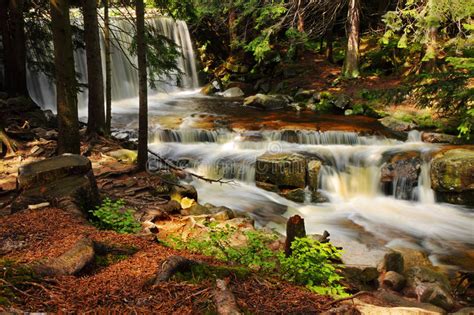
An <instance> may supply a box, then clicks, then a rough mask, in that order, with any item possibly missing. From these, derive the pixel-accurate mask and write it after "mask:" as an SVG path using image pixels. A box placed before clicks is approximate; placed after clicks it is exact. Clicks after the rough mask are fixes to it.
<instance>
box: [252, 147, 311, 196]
mask: <svg viewBox="0 0 474 315" xmlns="http://www.w3.org/2000/svg"><path fill="white" fill-rule="evenodd" d="M306 167H307V166H306V158H305V157H304V156H302V155H300V154H295V153H275V154H272V153H267V154H264V155H262V156H260V157H258V158H257V163H256V170H255V181H256V182H261V183H266V184H272V185H276V186H278V187H279V188H281V187H288V188H305V187H306Z"/></svg>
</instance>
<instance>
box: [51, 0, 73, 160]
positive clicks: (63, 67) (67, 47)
mask: <svg viewBox="0 0 474 315" xmlns="http://www.w3.org/2000/svg"><path fill="white" fill-rule="evenodd" d="M50 4H51V25H52V31H53V45H54V65H55V73H56V94H57V99H56V101H57V111H58V125H59V135H58V153H59V154H62V153H76V154H79V153H80V141H79V122H78V118H77V86H76V85H77V82H76V77H75V71H74V56H73V46H72V37H71V24H70V20H69V1H68V0H50Z"/></svg>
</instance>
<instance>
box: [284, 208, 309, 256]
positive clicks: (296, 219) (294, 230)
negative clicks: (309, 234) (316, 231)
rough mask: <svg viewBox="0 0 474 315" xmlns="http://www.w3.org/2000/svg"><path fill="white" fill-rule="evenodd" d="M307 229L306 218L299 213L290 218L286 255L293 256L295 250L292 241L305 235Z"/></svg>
mask: <svg viewBox="0 0 474 315" xmlns="http://www.w3.org/2000/svg"><path fill="white" fill-rule="evenodd" d="M305 236H306V229H305V227H304V219H303V218H302V217H300V216H299V215H294V216H292V217H291V218H289V219H288V222H287V223H286V241H285V255H286V257H288V256H291V253H292V252H293V251H292V249H291V243H293V241H294V240H295V238H297V237H305Z"/></svg>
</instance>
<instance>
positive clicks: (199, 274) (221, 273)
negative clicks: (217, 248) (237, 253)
mask: <svg viewBox="0 0 474 315" xmlns="http://www.w3.org/2000/svg"><path fill="white" fill-rule="evenodd" d="M249 275H250V270H249V269H247V268H245V267H239V266H211V265H205V264H196V265H193V266H192V267H191V270H190V271H188V272H183V273H181V272H178V273H176V275H174V278H175V279H176V280H178V281H189V282H191V283H200V282H202V281H206V280H210V279H214V280H215V279H222V278H226V277H235V278H238V279H246V278H247V277H248V276H249Z"/></svg>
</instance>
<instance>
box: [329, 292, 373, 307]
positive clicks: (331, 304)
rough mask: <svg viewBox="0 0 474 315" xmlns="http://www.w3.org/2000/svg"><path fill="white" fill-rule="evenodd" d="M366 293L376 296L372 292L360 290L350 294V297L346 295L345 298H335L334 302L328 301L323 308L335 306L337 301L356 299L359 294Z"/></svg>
mask: <svg viewBox="0 0 474 315" xmlns="http://www.w3.org/2000/svg"><path fill="white" fill-rule="evenodd" d="M365 294H367V295H370V296H374V295H373V294H372V293H371V292H368V291H360V292H357V293H356V294H354V295H351V296H348V297H345V298H340V299H337V300H334V301H332V302H329V303H326V304H324V305H323V307H322V309H326V308H329V307H331V306H333V305H334V304H337V303H340V302H344V301H348V300H352V299H355V298H356V297H359V296H362V295H365Z"/></svg>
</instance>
